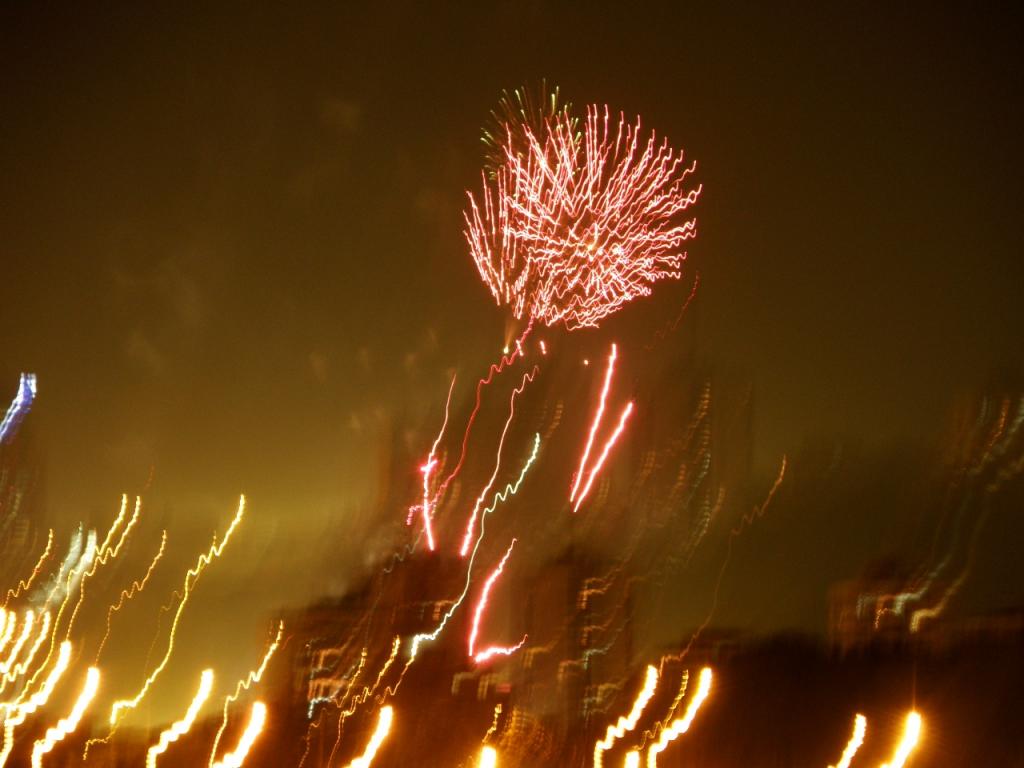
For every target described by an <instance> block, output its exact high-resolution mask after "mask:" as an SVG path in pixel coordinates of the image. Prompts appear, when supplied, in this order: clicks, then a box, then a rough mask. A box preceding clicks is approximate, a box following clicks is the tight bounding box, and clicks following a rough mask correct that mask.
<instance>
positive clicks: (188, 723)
mask: <svg viewBox="0 0 1024 768" xmlns="http://www.w3.org/2000/svg"><path fill="white" fill-rule="evenodd" d="M212 689H213V670H212V669H204V670H203V672H202V674H201V675H200V676H199V690H198V691H196V695H195V696H194V697H193V698H192V703H191V704H189V705H188V709H187V710H185V716H184V717H183V718H181V720H178V721H177V722H175V723H174V724H173V725H172V726H171V727H170V728H168V729H167V730H165V731H163V732H162V733H161V734H160V739H159V741H157V743H156V744H154V745H153V746H152V747H150V748H149V751H148V752H147V753H146V768H156V759H157V757H159V756H160V755H162V754H163V753H164V752H166V751H167V747H169V746H170V745H171V744H172V743H173V742H175V741H177V740H178V739H180V738H181V737H182V736H184V735H185V734H186V733H188V730H189V728H191V727H192V723H193V722H195V719H196V715H198V714H199V710H200V709H202V707H203V704H204V703H205V702H206V700H207V699H208V698H209V697H210V691H211V690H212Z"/></svg>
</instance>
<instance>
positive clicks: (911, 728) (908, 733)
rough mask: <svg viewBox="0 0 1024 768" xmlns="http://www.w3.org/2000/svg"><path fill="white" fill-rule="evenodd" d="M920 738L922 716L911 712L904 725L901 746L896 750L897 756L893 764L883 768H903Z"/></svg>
mask: <svg viewBox="0 0 1024 768" xmlns="http://www.w3.org/2000/svg"><path fill="white" fill-rule="evenodd" d="M920 738H921V716H920V715H919V714H918V713H917V712H911V713H910V714H908V715H907V719H906V722H905V723H904V724H903V738H901V739H900V743H899V746H898V747H897V748H896V754H894V755H893V756H892V762H891V763H883V764H882V768H903V766H904V765H906V763H907V760H908V759H909V758H910V754H911V753H912V752H913V751H914V749H915V748H916V747H917V742H918V741H919V740H920Z"/></svg>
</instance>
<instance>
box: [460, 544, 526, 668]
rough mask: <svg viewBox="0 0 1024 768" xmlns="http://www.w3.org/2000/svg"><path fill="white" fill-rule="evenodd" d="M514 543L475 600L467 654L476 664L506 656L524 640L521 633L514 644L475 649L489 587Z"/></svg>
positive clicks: (524, 637)
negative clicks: (477, 599) (520, 637)
mask: <svg viewBox="0 0 1024 768" xmlns="http://www.w3.org/2000/svg"><path fill="white" fill-rule="evenodd" d="M515 545H516V540H515V539H512V543H511V544H509V545H508V549H507V550H505V556H504V557H502V558H501V562H499V563H498V566H497V567H496V568H495V569H494V570H493V571H492V572H491V575H490V576H488V577H487V581H486V582H484V588H483V589H482V590H480V599H479V601H477V604H476V610H475V611H474V612H473V626H472V629H470V631H469V656H470V658H472V659H473V661H474V662H475V663H477V664H481V663H483V662H485V661H487V660H488V659H490V658H492V657H494V656H498V655H501V656H508V655H511V654H513V653H515V652H516V651H518V650H519V649H520V648H522V647H523V643H525V642H526V635H523V639H522V640H520V641H519V643H517V644H516V645H514V646H498V645H492V646H488V647H487V648H484V649H483V650H482V651H479V652H477V651H476V640H477V637H478V636H479V634H480V619H481V617H482V616H483V613H484V610H486V608H487V597H488V595H490V592H491V587H493V586H494V582H495V581H497V580H498V577H499V576H501V573H502V571H504V570H505V563H506V562H508V558H509V555H511V554H512V547H514V546H515Z"/></svg>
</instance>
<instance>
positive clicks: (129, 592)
mask: <svg viewBox="0 0 1024 768" xmlns="http://www.w3.org/2000/svg"><path fill="white" fill-rule="evenodd" d="M166 546H167V531H163V533H161V535H160V548H159V549H158V550H157V552H156V555H155V556H154V557H153V559H152V560H151V561H150V563H149V568H147V569H146V573H145V574H144V575H143V577H142V579H141V580H139V581H133V582H132V583H131V586H130V587H129V588H128V589H122V590H121V595H120V597H118V599H117V602H116V603H114V604H113V605H111V606H110V607H108V608H107V630H106V632H104V634H103V639H102V640H101V641H100V646H99V648H98V649H97V651H96V662H97V663H98V662H99V659H100V655H101V654H102V653H103V648H104V646H105V645H106V644H107V639H108V638H109V637H110V623H111V621H112V620H113V616H114V614H115V613H116V612H117V611H119V610H121V608H123V607H124V604H125V603H126V602H128V601H129V600H131V599H132V598H133V597H135V595H137V594H139V593H140V592H141V591H142V590H144V589H145V588H146V583H147V582H148V581H149V576H150V574H152V573H153V569H154V568H156V564H157V563H158V562H159V561H160V558H161V557H163V555H164V548H165V547H166Z"/></svg>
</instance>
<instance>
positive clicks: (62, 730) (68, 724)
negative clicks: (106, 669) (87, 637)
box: [32, 667, 100, 768]
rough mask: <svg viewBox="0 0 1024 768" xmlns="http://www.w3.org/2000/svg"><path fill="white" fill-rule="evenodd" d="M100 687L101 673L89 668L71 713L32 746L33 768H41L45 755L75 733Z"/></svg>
mask: <svg viewBox="0 0 1024 768" xmlns="http://www.w3.org/2000/svg"><path fill="white" fill-rule="evenodd" d="M99 685H100V671H99V670H98V669H97V668H96V667H89V670H88V671H87V672H86V674H85V685H84V686H83V687H82V692H81V693H80V694H79V695H78V699H76V700H75V705H74V706H73V707H72V708H71V712H70V713H69V714H68V716H67V717H65V718H64V719H63V720H60V721H58V723H57V725H55V726H53V727H52V728H47V729H46V735H45V736H43V738H41V739H39V740H38V741H37V742H36V743H35V744H33V745H32V768H40V766H42V764H43V755H46V754H49V753H50V751H51V750H53V748H54V746H55V745H56V744H57V743H58V742H60V741H62V740H63V739H64V737H65V736H67V735H68V734H69V733H72V732H74V730H75V729H76V728H77V727H78V723H79V721H80V720H81V719H82V715H83V714H85V710H86V708H87V707H88V706H89V704H90V703H91V702H92V700H93V697H94V696H95V695H96V689H97V688H99Z"/></svg>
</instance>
